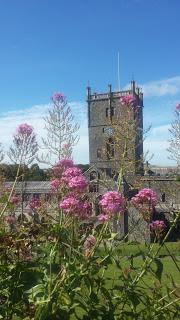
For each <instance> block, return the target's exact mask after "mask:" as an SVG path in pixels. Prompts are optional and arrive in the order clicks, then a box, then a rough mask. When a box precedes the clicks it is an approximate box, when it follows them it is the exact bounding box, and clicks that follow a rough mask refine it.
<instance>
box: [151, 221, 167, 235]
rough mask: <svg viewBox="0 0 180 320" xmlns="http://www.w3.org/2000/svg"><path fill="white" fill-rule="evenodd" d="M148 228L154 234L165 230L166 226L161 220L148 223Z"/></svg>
mask: <svg viewBox="0 0 180 320" xmlns="http://www.w3.org/2000/svg"><path fill="white" fill-rule="evenodd" d="M150 228H151V230H153V231H155V233H161V232H163V231H164V230H165V229H166V224H165V223H164V221H162V220H155V221H152V222H151V223H150Z"/></svg>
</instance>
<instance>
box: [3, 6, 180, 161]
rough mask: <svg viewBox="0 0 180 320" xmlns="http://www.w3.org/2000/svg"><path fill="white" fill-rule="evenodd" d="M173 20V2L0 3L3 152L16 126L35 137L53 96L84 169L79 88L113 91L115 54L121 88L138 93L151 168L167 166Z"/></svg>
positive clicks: (178, 79)
mask: <svg viewBox="0 0 180 320" xmlns="http://www.w3.org/2000/svg"><path fill="white" fill-rule="evenodd" d="M179 12H180V1H179V0H173V1H170V0H111V1H110V0H76V1H73V0H66V1H65V0H13V1H12V0H1V1H0V41H1V42H0V43H1V48H0V71H1V72H0V75H1V76H0V92H1V94H0V141H1V142H2V143H4V144H5V147H6V146H7V145H8V143H9V141H10V139H11V134H12V131H13V130H14V127H15V126H16V124H17V123H18V121H23V120H24V121H31V120H32V123H33V125H34V127H35V129H37V132H38V133H39V134H40V129H39V128H40V123H42V120H41V117H42V113H44V112H45V110H46V106H47V104H48V103H49V97H50V96H51V94H52V93H53V92H54V91H61V92H64V94H65V95H66V96H67V97H68V100H69V101H70V102H72V109H73V111H74V113H75V114H77V110H78V117H77V120H78V121H80V122H81V124H82V126H81V131H80V133H81V140H80V144H79V146H78V147H77V150H78V156H76V161H77V162H87V161H88V148H87V147H86V149H84V146H87V130H86V123H85V119H86V104H85V97H86V96H85V91H86V86H87V84H88V83H89V84H90V86H91V87H92V90H94V91H96V92H99V91H105V90H106V88H107V84H108V83H111V84H112V86H113V89H117V53H118V51H119V55H120V78H121V87H124V86H126V85H127V84H128V83H129V82H130V80H131V79H132V77H133V78H134V79H135V80H136V81H137V83H138V84H139V85H140V86H141V87H142V88H143V90H144V106H145V107H144V123H145V125H148V124H152V131H151V133H150V134H149V137H148V139H147V141H146V144H145V147H146V148H148V149H149V150H150V153H155V155H154V158H153V159H152V163H156V164H164V165H166V164H169V165H170V164H172V165H173V163H172V162H170V161H169V160H167V153H166V147H167V139H168V128H169V124H170V122H171V121H172V119H173V109H174V106H175V104H176V103H177V102H179V101H180V58H179V57H180V42H179V34H180V20H179ZM43 110H44V111H43ZM35 115H36V119H35ZM5 121H6V122H5ZM7 122H8V123H9V126H8V127H7V126H6V124H7ZM38 130H39V131H38ZM159 145H161V148H159ZM76 154H77V152H76Z"/></svg>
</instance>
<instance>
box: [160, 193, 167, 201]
mask: <svg viewBox="0 0 180 320" xmlns="http://www.w3.org/2000/svg"><path fill="white" fill-rule="evenodd" d="M161 200H162V202H165V201H166V194H165V193H163V194H162V196H161Z"/></svg>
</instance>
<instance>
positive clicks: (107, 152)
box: [87, 81, 143, 177]
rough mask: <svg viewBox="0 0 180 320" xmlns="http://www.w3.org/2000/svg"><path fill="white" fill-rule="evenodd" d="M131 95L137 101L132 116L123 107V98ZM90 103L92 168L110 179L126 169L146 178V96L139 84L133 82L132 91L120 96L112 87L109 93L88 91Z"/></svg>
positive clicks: (89, 125)
mask: <svg viewBox="0 0 180 320" xmlns="http://www.w3.org/2000/svg"><path fill="white" fill-rule="evenodd" d="M128 95H131V96H133V97H134V100H135V106H134V112H133V113H131V114H128V110H127V106H123V105H121V103H120V98H121V97H123V96H128ZM87 103H88V128H89V155H90V166H93V165H94V166H95V167H96V168H97V169H99V170H100V171H101V172H104V173H105V174H106V176H107V177H108V176H109V177H112V176H113V175H114V174H116V173H118V172H119V170H120V167H121V166H123V165H125V166H126V168H125V171H126V172H129V173H131V175H136V174H142V172H143V164H142V155H143V110H142V109H143V94H142V93H141V92H140V90H139V88H138V87H136V84H135V81H131V88H130V89H129V90H125V91H119V92H118V91H116V92H113V91H112V88H111V85H109V88H108V92H106V93H93V94H92V93H91V88H90V87H88V88H87ZM114 132H115V133H114ZM115 135H116V137H115V139H116V142H115V140H114V136H115ZM118 135H119V138H117V136H118ZM127 136H128V139H127ZM118 139H119V140H118ZM126 139H127V143H126V141H125V140H126ZM117 141H119V142H118V143H117ZM125 147H126V150H125ZM122 158H123V160H122Z"/></svg>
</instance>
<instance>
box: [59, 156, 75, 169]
mask: <svg viewBox="0 0 180 320" xmlns="http://www.w3.org/2000/svg"><path fill="white" fill-rule="evenodd" d="M57 166H60V167H63V168H64V169H66V168H70V167H73V166H74V163H73V161H72V160H71V159H67V158H64V159H61V160H59V161H58V163H57Z"/></svg>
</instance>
